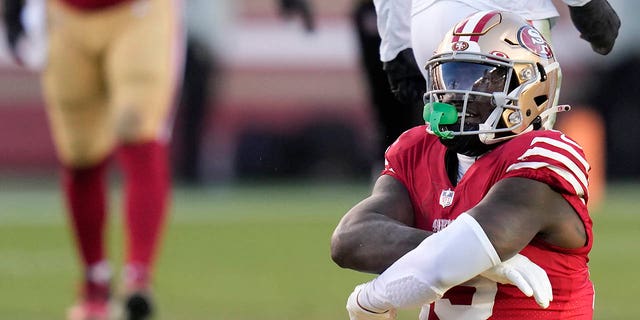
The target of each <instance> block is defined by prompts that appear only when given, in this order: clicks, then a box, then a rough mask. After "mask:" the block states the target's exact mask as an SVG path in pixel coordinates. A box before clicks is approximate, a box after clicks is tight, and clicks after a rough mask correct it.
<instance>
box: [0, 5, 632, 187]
mask: <svg viewBox="0 0 640 320" xmlns="http://www.w3.org/2000/svg"><path fill="white" fill-rule="evenodd" d="M358 2H359V1H354V0H331V1H310V3H311V4H312V10H313V13H314V16H315V17H316V20H317V21H316V28H315V30H314V31H306V30H305V29H304V27H303V24H302V21H301V19H299V17H292V18H291V19H283V17H282V16H281V15H280V12H279V10H278V9H279V6H278V1H276V0H260V1H258V0H252V1H249V0H243V1H222V0H214V1H211V0H209V1H205V0H189V1H187V7H188V10H187V21H188V25H189V53H188V58H189V60H188V65H187V69H186V74H185V76H186V77H185V89H184V91H183V97H182V101H181V103H180V107H179V109H178V114H177V118H176V122H175V129H174V147H173V150H174V152H173V156H174V160H175V161H174V163H175V167H176V170H175V173H176V175H177V177H178V178H179V179H180V180H186V181H187V182H189V181H196V180H197V181H198V182H204V183H225V182H228V181H233V180H235V179H238V178H253V177H254V176H263V177H270V178H280V177H297V176H315V177H322V178H326V177H332V178H333V177H341V178H353V177H363V176H368V175H370V173H371V172H370V167H371V166H372V162H373V161H379V160H380V159H373V157H372V156H370V155H369V154H371V153H372V152H371V151H372V149H373V148H374V144H376V143H377V142H376V141H377V139H378V138H379V137H378V135H379V130H378V128H377V126H378V123H379V119H377V118H376V116H375V113H374V112H373V111H372V108H371V106H370V105H371V102H370V100H369V95H368V94H369V93H368V90H369V89H368V87H367V86H366V82H365V81H366V79H365V76H364V73H363V70H362V66H361V63H360V57H359V46H358V44H357V39H356V31H355V30H354V25H353V23H352V20H353V19H352V15H353V11H354V9H355V6H356V5H357V4H358ZM611 3H612V5H613V6H614V7H615V8H616V9H617V12H618V13H619V14H620V16H621V19H622V23H623V25H622V28H621V30H620V35H619V38H618V40H617V42H616V46H615V47H614V50H613V52H612V53H611V54H609V55H608V56H600V55H597V54H595V53H594V52H593V51H591V49H590V47H589V45H588V43H587V42H586V41H583V40H581V39H579V37H578V33H577V31H576V30H575V28H574V27H573V25H572V24H571V21H570V20H569V19H568V12H567V10H566V6H565V5H564V4H563V3H562V2H561V1H557V7H558V8H559V10H560V11H561V18H560V19H558V21H557V24H556V26H555V28H554V29H553V39H552V41H553V43H554V46H555V51H556V55H557V57H558V60H559V62H560V63H561V66H562V68H563V72H564V81H563V87H562V92H561V96H560V103H562V104H570V105H572V106H573V107H574V110H575V109H578V111H580V109H590V110H595V111H597V113H598V114H599V115H600V116H601V117H603V119H604V124H605V125H606V132H607V133H608V135H607V140H606V142H607V143H606V152H607V155H608V156H607V167H606V169H607V175H608V177H609V178H611V179H614V180H618V179H623V180H628V179H634V178H637V177H638V176H639V175H640V166H639V165H637V163H636V161H635V159H638V157H637V156H638V152H640V151H639V148H629V147H628V146H633V145H635V141H637V139H638V138H639V137H640V127H639V126H637V125H636V124H637V123H638V122H639V120H640V109H639V108H637V107H635V103H633V102H631V94H630V93H631V92H636V91H635V89H637V88H638V86H639V84H638V82H639V81H638V79H637V77H636V76H635V73H636V72H637V71H638V70H640V66H639V63H640V62H639V60H640V58H638V52H639V51H640V44H639V43H640V41H638V40H640V39H638V35H637V34H638V31H639V30H640V25H639V23H638V21H637V19H635V18H634V17H633V16H632V13H633V12H637V10H638V9H639V8H638V7H639V6H640V5H639V4H638V3H637V2H636V1H631V0H612V1H611ZM2 49H3V50H0V51H1V52H2V54H1V55H0V62H2V65H3V66H4V67H2V68H1V69H0V127H1V128H2V132H3V134H2V135H1V136H0V155H1V156H0V173H3V174H10V175H23V174H25V175H30V174H43V173H44V174H47V173H51V172H53V170H52V169H53V168H55V162H56V160H55V157H54V153H53V148H52V145H51V141H50V137H49V134H48V129H47V124H46V122H45V115H44V111H43V102H42V97H41V93H40V84H39V80H38V75H37V73H35V72H34V71H30V70H25V69H23V68H16V67H15V66H13V65H12V64H11V61H10V60H9V59H8V57H7V54H6V49H5V48H2ZM36 59H37V57H36ZM564 116H565V114H561V115H560V120H559V121H560V122H562V121H563V117H564ZM585 129H587V130H590V129H589V128H585ZM25 130H26V131H25ZM376 158H377V157H376Z"/></svg>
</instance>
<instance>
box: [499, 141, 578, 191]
mask: <svg viewBox="0 0 640 320" xmlns="http://www.w3.org/2000/svg"><path fill="white" fill-rule="evenodd" d="M496 151H499V152H500V156H501V157H502V160H503V161H505V163H504V165H505V166H506V171H505V174H506V176H521V177H526V178H532V179H535V180H540V181H542V182H545V183H547V184H549V185H551V186H552V187H553V188H555V189H559V190H562V191H565V192H568V193H575V194H576V195H578V196H579V197H581V198H583V197H586V195H587V187H588V172H589V170H590V166H589V163H588V162H587V160H586V158H585V154H584V151H583V149H582V147H581V146H580V145H579V144H578V143H577V142H576V141H574V140H572V139H571V138H569V137H567V136H566V135H565V134H563V133H562V132H560V131H556V130H543V131H532V132H529V133H526V134H523V135H520V136H518V137H515V138H513V139H512V140H510V141H508V142H506V143H504V144H503V145H502V146H500V147H499V148H497V150H496Z"/></svg>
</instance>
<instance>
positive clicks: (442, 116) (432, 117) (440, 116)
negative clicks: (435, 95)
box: [422, 102, 458, 139]
mask: <svg viewBox="0 0 640 320" xmlns="http://www.w3.org/2000/svg"><path fill="white" fill-rule="evenodd" d="M422 118H423V119H424V121H425V122H426V123H427V124H429V126H430V127H431V131H433V134H435V135H436V136H438V137H440V138H442V139H453V131H449V130H447V131H440V125H447V124H454V123H456V122H457V121H458V110H457V109H456V107H455V106H453V105H450V104H448V103H442V102H429V103H427V104H426V105H425V106H424V110H423V112H422Z"/></svg>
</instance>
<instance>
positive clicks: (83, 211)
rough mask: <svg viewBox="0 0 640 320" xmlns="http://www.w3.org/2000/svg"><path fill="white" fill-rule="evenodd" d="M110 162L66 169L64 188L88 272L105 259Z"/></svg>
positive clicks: (77, 240)
mask: <svg viewBox="0 0 640 320" xmlns="http://www.w3.org/2000/svg"><path fill="white" fill-rule="evenodd" d="M106 164H107V161H103V162H102V163H100V164H98V165H95V166H93V167H90V168H82V169H74V168H69V167H63V175H62V187H63V189H64V193H65V197H66V202H67V207H68V210H69V213H70V220H71V226H72V228H73V232H74V236H75V239H76V244H77V245H78V248H79V249H80V257H81V258H82V261H83V263H84V266H85V269H88V267H89V266H91V265H94V264H95V263H98V262H100V261H102V260H103V259H104V255H105V253H104V252H105V250H104V247H105V246H104V231H105V223H106V219H105V218H106V212H107V208H106V201H105V198H106V186H105V171H106V167H107V165H106Z"/></svg>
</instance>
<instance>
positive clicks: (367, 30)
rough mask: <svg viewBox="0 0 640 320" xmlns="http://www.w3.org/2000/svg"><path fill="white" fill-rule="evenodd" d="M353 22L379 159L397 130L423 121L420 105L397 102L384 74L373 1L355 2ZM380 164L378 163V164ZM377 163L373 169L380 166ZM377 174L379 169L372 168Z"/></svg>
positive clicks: (402, 130) (396, 133)
mask: <svg viewBox="0 0 640 320" xmlns="http://www.w3.org/2000/svg"><path fill="white" fill-rule="evenodd" d="M352 19H353V23H354V25H355V28H356V31H357V40H358V45H359V47H360V55H359V57H360V63H361V65H362V67H363V70H364V75H365V80H366V85H367V90H368V93H369V100H370V103H371V105H372V108H373V111H375V115H374V116H375V118H376V120H377V123H379V127H380V128H379V130H378V132H379V135H380V137H379V138H378V140H379V145H378V148H377V150H376V154H375V157H374V160H376V161H377V160H381V159H382V158H383V155H384V151H385V150H386V149H387V147H389V145H391V143H393V142H394V141H395V140H396V139H397V138H398V136H400V134H402V133H403V132H404V131H405V130H408V129H409V128H411V127H414V126H417V125H420V124H422V122H423V121H422V120H421V119H422V109H421V108H416V107H415V106H409V105H403V104H402V103H400V102H399V101H398V100H397V99H396V98H395V96H394V95H393V93H392V92H391V89H390V88H389V81H388V80H387V75H386V73H385V72H384V70H382V62H381V61H380V53H379V52H380V41H381V40H380V36H379V34H378V29H377V26H376V11H375V7H374V4H373V1H370V0H363V1H358V2H356V5H355V7H354V10H353V17H352ZM381 165H382V164H380V166H381ZM380 166H376V167H374V170H380V169H381V168H380ZM373 174H374V177H377V176H378V174H379V172H374V173H373Z"/></svg>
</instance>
